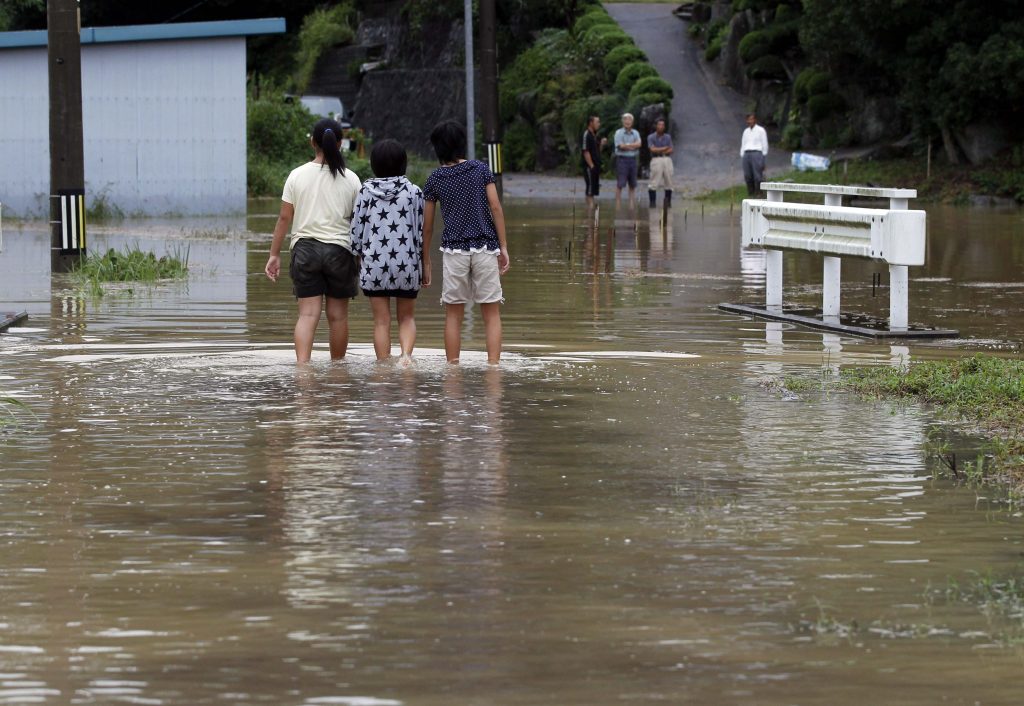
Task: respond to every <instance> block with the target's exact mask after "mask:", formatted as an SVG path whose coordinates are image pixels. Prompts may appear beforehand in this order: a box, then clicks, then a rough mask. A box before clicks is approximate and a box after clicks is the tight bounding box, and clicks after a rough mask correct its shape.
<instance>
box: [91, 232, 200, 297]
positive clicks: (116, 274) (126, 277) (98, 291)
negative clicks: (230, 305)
mask: <svg viewBox="0 0 1024 706" xmlns="http://www.w3.org/2000/svg"><path fill="white" fill-rule="evenodd" d="M71 275H72V279H73V281H74V282H75V284H76V285H77V286H78V287H79V288H80V289H82V290H84V291H86V292H88V293H90V294H91V295H93V296H95V297H102V296H103V291H104V290H103V284H104V283H108V282H144V283H153V282H156V281H157V280H161V279H184V278H185V277H187V276H188V250H187V249H186V250H185V251H184V252H183V253H181V252H179V253H175V254H173V255H164V256H162V257H159V258H158V257H157V256H156V255H154V254H153V253H151V252H143V251H142V250H140V249H139V246H138V245H134V246H132V247H128V248H125V250H124V251H123V252H117V251H116V250H113V249H110V250H107V252H105V253H103V254H96V253H91V252H90V253H89V254H88V255H87V256H86V257H85V258H83V259H81V260H79V262H78V263H76V265H75V267H74V268H73V269H72V273H71Z"/></svg>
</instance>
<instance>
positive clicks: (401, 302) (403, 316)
mask: <svg viewBox="0 0 1024 706" xmlns="http://www.w3.org/2000/svg"><path fill="white" fill-rule="evenodd" d="M395 301H396V302H397V304H396V305H395V309H396V310H397V314H398V344H399V345H400V346H401V347H402V361H403V362H405V363H408V362H409V361H410V360H411V359H412V349H413V346H415V345H416V317H415V311H416V300H415V299H403V298H401V297H397V298H396V300H395Z"/></svg>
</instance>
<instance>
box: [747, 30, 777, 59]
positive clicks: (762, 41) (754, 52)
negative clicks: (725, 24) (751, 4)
mask: <svg viewBox="0 0 1024 706" xmlns="http://www.w3.org/2000/svg"><path fill="white" fill-rule="evenodd" d="M771 49H772V48H771V43H770V42H769V41H768V35H767V34H766V33H765V32H764V31H763V30H754V31H753V32H748V33H747V34H746V35H745V36H744V37H743V39H741V40H740V46H739V54H740V59H742V60H743V63H745V64H749V63H751V62H753V61H757V60H758V59H760V58H761V57H762V56H764V55H765V54H767V53H768V52H770V51H771Z"/></svg>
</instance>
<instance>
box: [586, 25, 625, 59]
mask: <svg viewBox="0 0 1024 706" xmlns="http://www.w3.org/2000/svg"><path fill="white" fill-rule="evenodd" d="M632 43H633V40H632V39H630V37H629V35H628V34H626V33H625V32H624V31H622V28H621V27H619V26H618V25H597V26H596V27H592V28H591V29H589V30H587V32H586V33H585V34H584V35H583V37H581V38H580V40H579V46H580V50H581V51H582V52H583V54H584V56H586V57H587V58H588V59H589V60H591V61H599V60H600V59H601V58H602V57H603V56H605V54H607V53H608V52H610V51H611V50H612V49H614V48H615V47H617V46H619V45H621V44H632Z"/></svg>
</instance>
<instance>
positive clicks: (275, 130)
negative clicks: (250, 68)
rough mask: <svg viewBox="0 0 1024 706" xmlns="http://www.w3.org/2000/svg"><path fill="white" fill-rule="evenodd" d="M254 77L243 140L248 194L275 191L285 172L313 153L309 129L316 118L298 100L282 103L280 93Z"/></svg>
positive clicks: (255, 194) (259, 194) (281, 94)
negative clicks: (246, 157) (246, 164)
mask: <svg viewBox="0 0 1024 706" xmlns="http://www.w3.org/2000/svg"><path fill="white" fill-rule="evenodd" d="M257 86H259V83H258V78H257V79H254V80H253V81H252V82H251V84H250V88H249V97H248V101H247V106H246V107H247V113H248V115H247V125H246V143H247V146H248V169H247V180H248V185H249V194H250V195H251V196H266V195H269V194H279V193H280V191H281V187H282V186H283V185H284V180H285V178H287V176H288V172H289V171H291V170H292V169H294V168H295V167H297V166H298V165H300V164H302V163H303V162H307V161H309V160H310V159H311V158H312V156H313V151H312V148H311V147H310V145H309V137H308V135H309V131H310V130H311V129H312V127H313V124H314V123H315V122H316V117H315V116H314V115H313V114H312V113H310V112H309V111H308V110H307V109H306V108H305V106H303V105H302V104H301V103H300V102H298V101H294V102H286V101H285V99H284V92H283V91H281V90H280V88H278V87H277V86H276V85H275V84H273V83H264V84H263V85H262V86H261V87H260V90H259V91H257V90H256V87H257Z"/></svg>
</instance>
